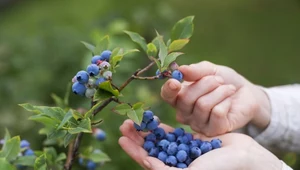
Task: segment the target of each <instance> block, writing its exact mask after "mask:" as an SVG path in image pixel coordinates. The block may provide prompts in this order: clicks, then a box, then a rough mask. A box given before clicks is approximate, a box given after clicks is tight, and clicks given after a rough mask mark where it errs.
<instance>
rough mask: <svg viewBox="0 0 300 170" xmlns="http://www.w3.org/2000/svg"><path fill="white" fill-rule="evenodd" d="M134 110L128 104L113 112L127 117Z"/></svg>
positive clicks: (120, 105) (118, 106)
mask: <svg viewBox="0 0 300 170" xmlns="http://www.w3.org/2000/svg"><path fill="white" fill-rule="evenodd" d="M131 110H132V108H131V106H130V105H129V104H127V103H123V104H119V105H117V106H116V107H115V108H114V109H113V112H115V113H117V114H120V115H122V116H124V115H126V114H127V113H128V112H130V111H131Z"/></svg>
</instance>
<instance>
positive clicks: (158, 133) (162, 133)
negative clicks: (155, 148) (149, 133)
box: [153, 127, 166, 139]
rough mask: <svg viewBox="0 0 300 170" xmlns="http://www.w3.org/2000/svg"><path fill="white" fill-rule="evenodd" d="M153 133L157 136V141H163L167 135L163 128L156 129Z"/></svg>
mask: <svg viewBox="0 0 300 170" xmlns="http://www.w3.org/2000/svg"><path fill="white" fill-rule="evenodd" d="M153 133H154V134H155V136H156V138H157V139H163V138H164V137H165V135H166V132H165V130H164V129H163V128H161V127H158V128H156V129H154V131H153Z"/></svg>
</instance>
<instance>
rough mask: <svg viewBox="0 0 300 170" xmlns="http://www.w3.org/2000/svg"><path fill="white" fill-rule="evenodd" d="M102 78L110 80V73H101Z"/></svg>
mask: <svg viewBox="0 0 300 170" xmlns="http://www.w3.org/2000/svg"><path fill="white" fill-rule="evenodd" d="M103 77H104V78H106V79H111V78H112V72H111V71H105V72H104V73H103Z"/></svg>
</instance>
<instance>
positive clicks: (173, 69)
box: [156, 62, 183, 81]
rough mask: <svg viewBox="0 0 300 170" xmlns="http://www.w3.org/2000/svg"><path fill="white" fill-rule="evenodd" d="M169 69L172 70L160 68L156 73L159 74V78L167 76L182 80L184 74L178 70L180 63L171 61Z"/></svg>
mask: <svg viewBox="0 0 300 170" xmlns="http://www.w3.org/2000/svg"><path fill="white" fill-rule="evenodd" d="M169 69H170V70H164V71H162V72H160V70H159V69H158V70H157V71H156V75H157V76H159V79H164V78H166V77H172V78H174V79H176V80H178V81H182V79H183V74H182V73H181V72H180V71H179V70H178V65H177V63H176V62H173V63H171V64H170V66H169Z"/></svg>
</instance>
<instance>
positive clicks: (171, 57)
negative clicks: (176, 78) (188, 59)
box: [162, 52, 183, 69]
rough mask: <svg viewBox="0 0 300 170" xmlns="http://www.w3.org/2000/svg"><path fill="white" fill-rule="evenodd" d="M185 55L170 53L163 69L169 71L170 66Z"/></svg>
mask: <svg viewBox="0 0 300 170" xmlns="http://www.w3.org/2000/svg"><path fill="white" fill-rule="evenodd" d="M182 54H183V53H180V52H174V53H170V54H169V55H168V56H167V57H166V59H165V62H164V65H162V67H163V69H167V68H168V67H169V65H170V64H171V63H172V62H173V61H175V60H176V59H177V57H178V56H180V55H182Z"/></svg>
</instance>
